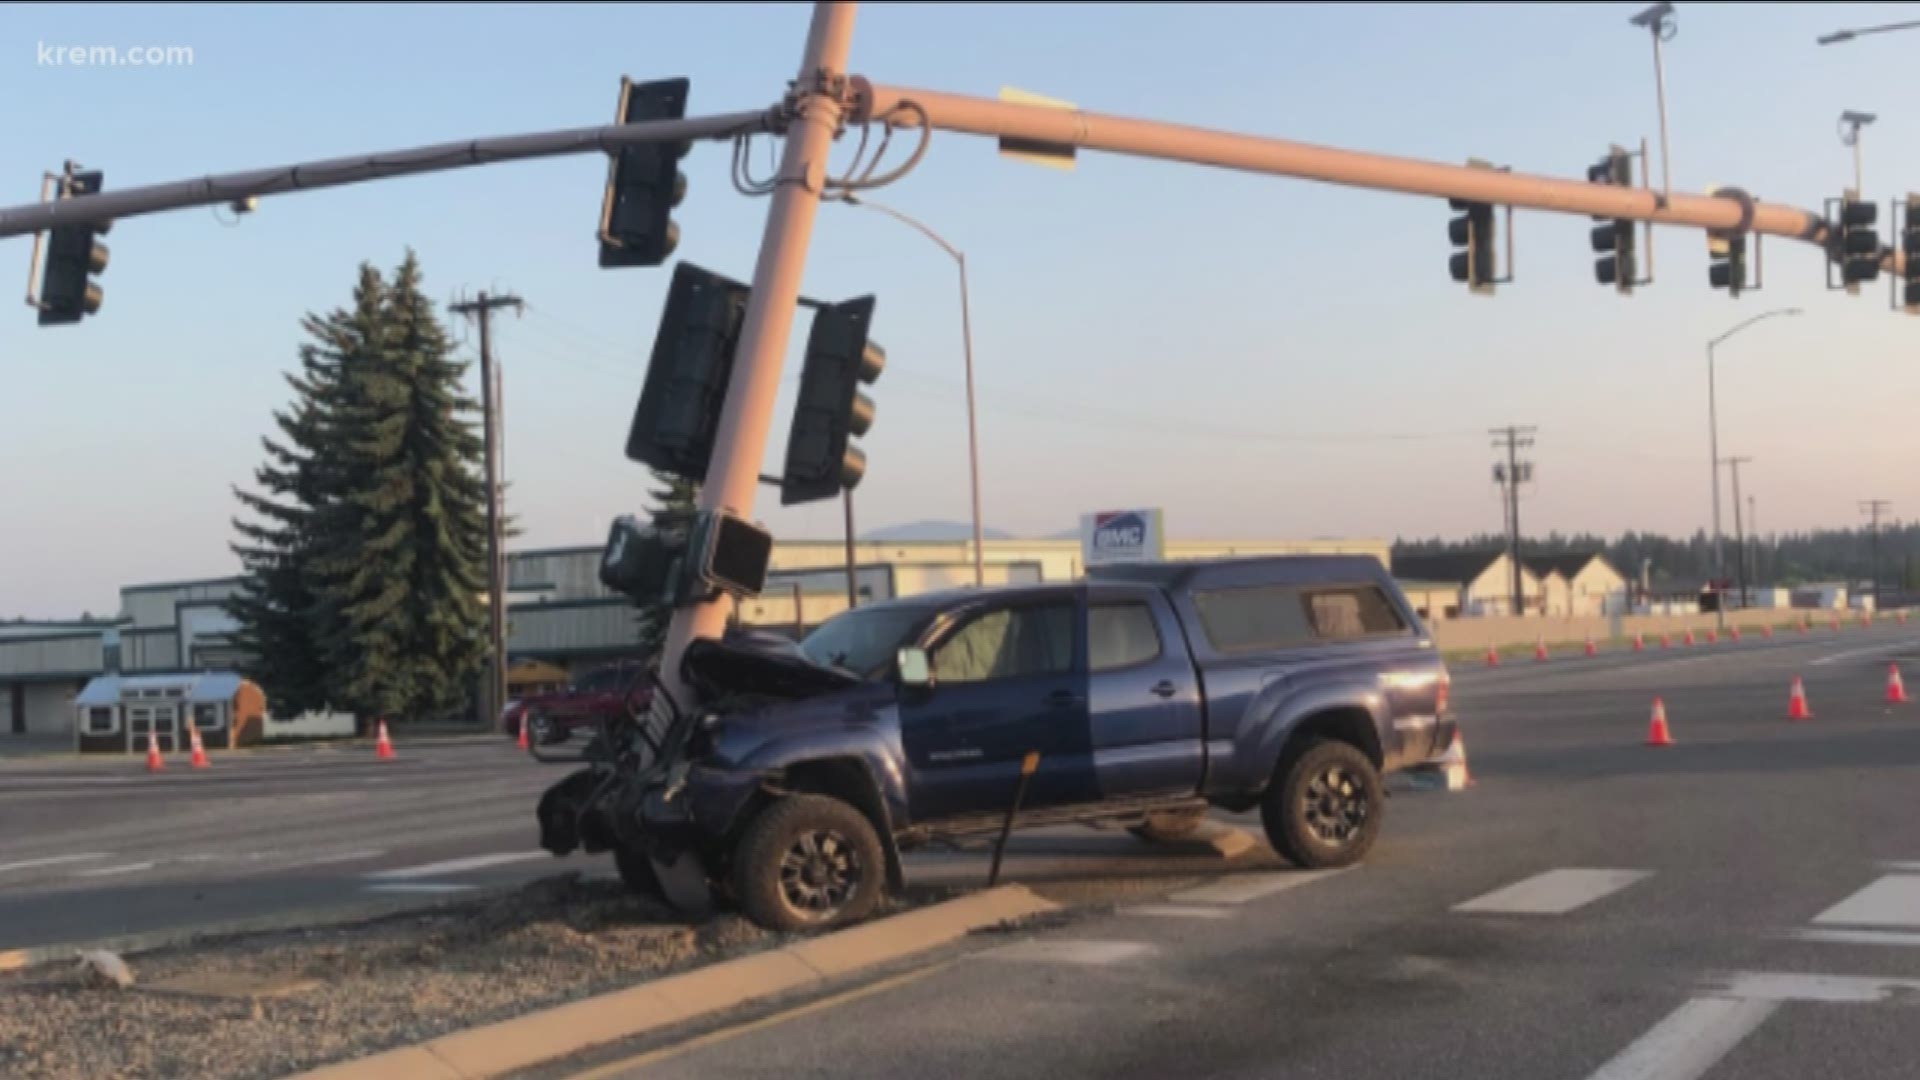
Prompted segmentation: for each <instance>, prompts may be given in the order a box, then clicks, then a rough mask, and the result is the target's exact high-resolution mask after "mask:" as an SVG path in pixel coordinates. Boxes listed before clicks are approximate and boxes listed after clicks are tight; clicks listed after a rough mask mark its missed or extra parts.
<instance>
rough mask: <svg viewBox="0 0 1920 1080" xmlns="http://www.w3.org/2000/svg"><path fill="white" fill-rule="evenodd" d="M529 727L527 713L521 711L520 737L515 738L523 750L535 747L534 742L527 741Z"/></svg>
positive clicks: (516, 743)
mask: <svg viewBox="0 0 1920 1080" xmlns="http://www.w3.org/2000/svg"><path fill="white" fill-rule="evenodd" d="M527 727H528V725H527V715H526V714H525V713H521V714H520V737H519V738H518V739H517V740H515V745H517V746H519V747H520V749H522V750H531V749H533V744H532V743H531V742H528V741H527Z"/></svg>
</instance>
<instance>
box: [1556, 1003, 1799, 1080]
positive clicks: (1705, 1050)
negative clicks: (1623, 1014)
mask: <svg viewBox="0 0 1920 1080" xmlns="http://www.w3.org/2000/svg"><path fill="white" fill-rule="evenodd" d="M1779 1007H1780V1003H1779V1002H1778V1001H1770V1000H1764V999H1743V998H1731V997H1699V998H1694V999H1693V1000H1691V1001H1689V1002H1687V1003H1686V1004H1685V1005H1682V1006H1680V1007H1679V1008H1678V1009H1675V1010H1674V1011H1673V1012H1671V1013H1668V1014H1667V1018H1666V1019H1664V1020H1662V1021H1660V1022H1659V1023H1658V1024H1655V1025H1654V1026H1653V1027H1652V1028H1650V1029H1649V1030H1648V1031H1647V1033H1646V1034H1645V1035H1642V1036H1640V1037H1639V1038H1638V1039H1635V1040H1634V1041H1633V1042H1632V1043H1631V1044H1630V1045H1629V1046H1628V1047H1627V1048H1626V1049H1625V1050H1622V1051H1620V1053H1618V1054H1616V1055H1615V1056H1614V1058H1613V1060H1611V1061H1609V1062H1607V1063H1606V1064H1605V1065H1602V1066H1600V1069H1599V1071H1597V1072H1595V1073H1594V1074H1593V1076H1592V1077H1591V1078H1590V1080H1696V1078H1697V1077H1700V1076H1704V1075H1706V1072H1707V1070H1708V1069H1711V1068H1713V1066H1714V1063H1715V1062H1717V1061H1719V1060H1720V1059H1721V1058H1723V1057H1725V1056H1727V1051H1729V1050H1732V1049H1733V1048H1734V1047H1735V1046H1738V1045H1739V1044H1740V1040H1742V1039H1744V1038H1746V1037H1747V1036H1748V1035H1751V1034H1753V1032H1754V1029H1755V1028H1758V1027H1759V1026H1760V1025H1761V1024H1762V1023H1764V1022H1765V1021H1766V1019H1767V1017H1769V1016H1772V1015H1773V1011H1774V1010H1775V1009H1777V1008H1779Z"/></svg>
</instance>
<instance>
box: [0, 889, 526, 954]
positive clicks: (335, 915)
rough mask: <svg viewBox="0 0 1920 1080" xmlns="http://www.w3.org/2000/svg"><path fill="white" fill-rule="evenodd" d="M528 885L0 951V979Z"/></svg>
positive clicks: (411, 910)
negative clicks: (83, 959) (90, 958)
mask: <svg viewBox="0 0 1920 1080" xmlns="http://www.w3.org/2000/svg"><path fill="white" fill-rule="evenodd" d="M528 884H529V883H528V882H524V881H520V882H514V883H513V884H511V885H498V886H493V887H490V888H476V889H469V890H466V891H463V892H459V893H452V894H449V895H446V896H411V897H390V898H388V899H384V900H368V901H363V902H361V903H357V904H345V905H339V906H333V907H324V908H310V909H307V910H304V911H283V912H277V913H275V914H272V915H262V916H259V917H257V918H252V919H235V920H232V921H229V922H222V923H200V924H197V925H194V926H179V927H171V928H169V929H166V930H150V931H147V932H146V933H143V934H125V935H122V936H120V937H110V938H98V939H95V940H93V941H74V942H62V943H59V944H55V945H31V946H28V947H26V948H24V949H0V974H3V973H5V972H9V971H20V970H23V969H25V968H30V967H38V966H39V965H41V964H50V963H57V962H59V961H63V960H67V961H70V960H72V959H74V957H75V955H76V954H77V953H81V952H85V951H89V950H93V949H105V950H106V951H108V952H112V953H119V954H120V955H121V956H137V955H139V954H140V953H147V952H153V951H155V950H157V949H170V948H174V947H175V946H180V945H191V944H193V943H194V942H196V941H204V940H206V939H207V938H216V937H237V936H241V935H246V934H275V933H283V932H285V931H288V930H332V929H337V928H339V927H342V926H351V925H353V924H354V923H362V922H372V921H374V920H377V919H384V918H388V917H391V916H394V915H410V914H425V913H428V912H431V911H437V910H440V909H441V908H448V907H454V906H456V905H460V904H470V903H473V902H474V901H476V900H490V899H494V898H496V897H500V896H506V895H508V894H510V893H515V892H519V891H520V890H521V889H523V888H525V887H526V886H527V885H528Z"/></svg>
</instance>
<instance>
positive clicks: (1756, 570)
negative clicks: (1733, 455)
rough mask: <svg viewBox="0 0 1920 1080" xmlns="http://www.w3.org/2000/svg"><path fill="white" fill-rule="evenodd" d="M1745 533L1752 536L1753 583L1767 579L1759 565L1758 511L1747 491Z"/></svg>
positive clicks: (1764, 571)
mask: <svg viewBox="0 0 1920 1080" xmlns="http://www.w3.org/2000/svg"><path fill="white" fill-rule="evenodd" d="M1747 530H1748V531H1747V535H1748V536H1751V537H1752V538H1753V580H1754V583H1755V584H1761V583H1764V582H1765V581H1766V580H1767V572H1766V569H1765V568H1764V567H1762V566H1761V565H1760V550H1761V544H1760V511H1759V509H1758V508H1757V507H1755V506H1754V503H1753V493H1752V492H1748V493H1747Z"/></svg>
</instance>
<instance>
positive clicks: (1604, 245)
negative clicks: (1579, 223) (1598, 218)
mask: <svg viewBox="0 0 1920 1080" xmlns="http://www.w3.org/2000/svg"><path fill="white" fill-rule="evenodd" d="M1592 235H1593V250H1595V251H1612V250H1613V249H1614V246H1615V244H1614V241H1615V240H1616V239H1617V238H1618V237H1619V235H1620V234H1619V232H1618V231H1617V230H1616V229H1615V228H1614V227H1613V223H1612V222H1608V223H1607V224H1605V225H1595V226H1594V227H1593V234H1592Z"/></svg>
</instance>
